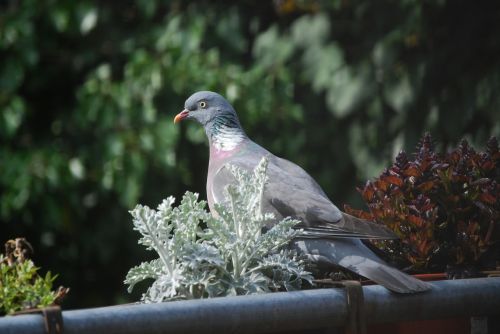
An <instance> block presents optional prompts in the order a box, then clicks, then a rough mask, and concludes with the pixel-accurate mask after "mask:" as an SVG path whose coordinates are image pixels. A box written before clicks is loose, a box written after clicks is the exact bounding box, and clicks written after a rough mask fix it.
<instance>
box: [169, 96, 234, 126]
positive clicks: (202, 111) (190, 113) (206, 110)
mask: <svg viewBox="0 0 500 334" xmlns="http://www.w3.org/2000/svg"><path fill="white" fill-rule="evenodd" d="M218 118H219V119H221V120H224V119H235V120H236V121H237V120H238V116H236V112H235V111H234V109H233V107H232V106H231V104H230V103H229V102H227V100H226V99H225V98H224V97H222V96H221V95H219V94H217V93H214V92H208V91H201V92H197V93H194V94H193V95H191V96H190V97H189V98H188V99H187V100H186V102H185V103H184V110H183V111H181V112H180V113H179V114H177V115H176V116H175V118H174V123H178V122H180V121H182V120H183V119H194V120H195V121H197V122H198V123H200V124H201V125H203V126H205V127H207V126H209V125H211V123H213V122H214V121H215V120H216V119H218ZM238 123H239V122H238Z"/></svg>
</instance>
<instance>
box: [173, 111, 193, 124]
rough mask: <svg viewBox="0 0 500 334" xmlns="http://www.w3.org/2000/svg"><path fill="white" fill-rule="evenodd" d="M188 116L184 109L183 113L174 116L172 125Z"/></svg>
mask: <svg viewBox="0 0 500 334" xmlns="http://www.w3.org/2000/svg"><path fill="white" fill-rule="evenodd" d="M188 115H189V110H187V109H184V110H183V111H181V112H180V113H178V114H177V115H175V117H174V123H179V122H180V121H182V120H183V119H184V118H186V117H188Z"/></svg>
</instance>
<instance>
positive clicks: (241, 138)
mask: <svg viewBox="0 0 500 334" xmlns="http://www.w3.org/2000/svg"><path fill="white" fill-rule="evenodd" d="M185 118H188V119H189V118H192V119H195V120H196V121H198V122H199V123H200V124H202V125H203V126H204V128H205V132H206V134H207V137H208V140H209V144H210V160H209V168H208V176H207V199H208V204H209V207H210V210H211V212H212V213H214V214H216V213H215V211H214V203H219V202H222V201H223V200H224V196H223V189H224V188H225V186H226V185H227V184H230V183H231V182H234V179H233V177H232V174H231V173H230V172H229V170H228V169H227V168H226V165H227V164H232V165H236V166H239V167H240V168H243V169H245V170H248V171H251V170H253V168H254V167H255V166H256V165H257V164H258V163H259V161H260V160H261V159H262V157H264V156H265V157H267V159H268V169H267V173H268V178H269V182H268V183H267V184H266V188H265V190H264V196H263V211H264V212H272V213H274V215H275V216H276V219H277V220H280V219H282V218H284V217H287V216H291V217H294V218H297V219H299V220H300V221H301V223H300V224H299V225H298V227H300V228H302V229H303V230H304V232H303V234H302V235H300V238H297V239H296V240H295V241H294V242H293V244H292V245H291V247H295V248H297V249H300V250H301V251H303V252H304V253H306V254H307V255H308V256H309V257H310V258H311V259H312V260H313V261H316V262H319V263H322V264H327V265H337V266H342V267H344V268H347V269H349V270H351V271H353V272H355V273H358V274H360V275H362V276H365V277H367V278H369V279H371V280H373V281H375V282H377V283H379V284H381V285H383V286H385V287H386V288H387V289H389V290H392V291H395V292H399V293H413V292H420V291H425V290H428V289H429V285H428V284H427V283H425V282H422V281H420V280H418V279H415V278H413V277H411V276H409V275H407V274H405V273H403V272H401V271H399V270H397V269H395V268H392V267H390V266H388V265H387V264H386V263H385V262H384V261H383V260H382V259H380V258H379V257H377V256H376V255H375V254H374V253H373V252H372V251H371V250H370V249H369V248H368V247H366V246H365V245H364V244H363V243H362V242H361V241H360V240H359V239H395V238H397V237H396V236H395V235H394V233H393V232H392V231H390V230H389V229H387V228H386V227H384V226H381V225H378V224H375V223H372V222H369V221H365V220H362V219H359V218H356V217H353V216H350V215H347V214H346V213H343V212H341V211H340V210H339V209H338V208H337V207H336V206H335V205H334V204H333V203H332V202H331V201H330V200H329V199H328V197H327V196H326V194H325V193H324V191H323V190H322V189H321V187H320V186H319V185H318V184H317V183H316V181H315V180H314V179H313V178H312V177H311V176H310V175H309V174H308V173H307V172H305V171H304V170H303V169H302V168H301V167H299V166H297V165H296V164H294V163H292V162H290V161H288V160H285V159H282V158H279V157H277V156H275V155H273V154H272V153H270V152H269V151H267V150H266V149H264V148H263V147H261V146H259V145H258V144H256V143H254V142H253V141H252V140H250V139H249V138H248V136H247V135H246V134H245V132H244V131H243V129H242V127H241V125H240V122H239V120H238V116H237V115H236V112H235V111H234V109H233V107H232V106H231V105H230V104H229V102H227V101H226V100H225V99H224V98H223V97H222V96H220V95H219V94H217V93H213V92H198V93H195V94H193V95H192V96H191V97H189V98H188V99H187V100H186V103H185V109H184V110H183V111H182V112H181V113H179V114H178V115H177V116H176V117H175V121H176V122H177V121H180V120H182V119H185Z"/></svg>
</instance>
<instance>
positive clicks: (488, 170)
mask: <svg viewBox="0 0 500 334" xmlns="http://www.w3.org/2000/svg"><path fill="white" fill-rule="evenodd" d="M358 190H359V191H360V193H361V195H362V197H363V199H364V201H365V202H366V204H367V206H368V208H369V211H368V212H366V211H362V210H356V209H352V208H350V207H349V206H346V207H345V210H346V212H347V213H350V214H352V215H354V216H357V217H360V218H364V219H368V220H373V221H376V222H378V223H380V224H384V225H386V226H388V227H389V228H390V229H392V230H393V231H394V232H395V233H396V234H397V235H398V236H399V237H400V240H398V241H382V242H377V246H378V247H379V248H382V249H383V250H385V251H386V253H388V254H389V256H390V258H391V259H392V260H393V261H395V262H399V264H401V265H407V266H409V267H410V269H412V271H413V272H423V271H446V270H447V267H448V268H449V267H450V266H451V267H461V266H463V267H466V266H470V267H472V268H481V269H486V268H485V266H486V267H491V266H493V267H494V266H496V265H498V261H499V260H500V259H499V258H498V245H497V244H496V243H498V242H499V240H500V221H499V220H500V201H499V199H498V197H499V193H500V191H499V190H500V151H499V146H498V141H497V139H496V138H495V137H492V138H491V139H490V140H489V141H488V143H487V148H486V150H485V151H484V152H476V151H475V150H474V149H473V148H472V147H471V146H469V144H468V143H467V141H466V140H462V142H461V143H460V145H459V146H458V148H456V149H454V150H452V151H451V152H448V153H446V154H438V153H436V152H435V149H434V145H433V142H432V138H431V136H430V135H429V134H425V135H424V136H423V137H422V139H421V140H420V142H419V143H418V145H417V147H416V152H415V153H414V155H413V157H412V158H409V157H408V155H407V154H406V153H405V152H403V151H402V152H400V153H399V155H398V156H397V157H396V159H395V162H394V163H393V164H392V166H391V167H390V168H388V169H386V170H384V172H383V173H382V174H381V175H380V176H379V177H378V178H376V179H375V180H373V181H368V182H367V183H366V185H365V186H364V187H363V188H362V189H358ZM485 259H487V260H485Z"/></svg>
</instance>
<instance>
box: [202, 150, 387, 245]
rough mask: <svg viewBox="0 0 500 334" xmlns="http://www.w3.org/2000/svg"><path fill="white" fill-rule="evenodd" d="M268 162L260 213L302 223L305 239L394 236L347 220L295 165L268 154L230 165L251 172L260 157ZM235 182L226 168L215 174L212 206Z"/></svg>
mask: <svg viewBox="0 0 500 334" xmlns="http://www.w3.org/2000/svg"><path fill="white" fill-rule="evenodd" d="M264 155H266V156H267V158H268V161H269V162H268V169H267V174H268V178H269V181H268V183H267V184H266V187H265V190H264V201H263V210H264V211H265V212H272V213H274V214H275V216H276V218H278V219H282V218H285V217H293V218H296V219H299V220H300V221H301V223H299V224H298V225H297V228H301V229H303V232H302V234H301V237H305V238H339V237H344V238H364V239H395V238H397V236H396V235H395V234H394V233H393V232H392V231H390V230H389V229H387V228H386V227H384V226H381V225H378V224H374V223H372V222H369V221H366V220H361V219H358V218H356V217H353V216H349V215H347V214H345V213H343V212H342V211H340V210H339V209H338V208H337V207H336V206H335V205H334V204H333V203H332V202H331V201H330V200H329V199H328V197H327V196H326V194H325V193H324V191H323V190H322V189H321V187H320V186H319V185H318V184H317V183H316V181H315V180H314V179H313V178H312V177H311V176H310V175H309V174H307V172H306V171H304V170H303V169H302V168H301V167H299V166H297V165H296V164H294V163H292V162H290V161H288V160H285V159H281V158H278V157H276V156H274V155H272V154H270V153H267V154H261V155H258V154H253V155H252V156H243V157H240V158H235V159H233V160H232V161H231V164H234V165H236V166H239V167H240V168H243V169H245V170H248V171H251V170H253V168H255V166H256V165H257V164H258V163H259V161H260V159H261V158H262V156H264ZM231 182H234V178H233V177H232V175H231V173H230V172H229V170H228V169H227V168H225V167H224V166H223V167H221V168H220V169H219V170H218V171H217V172H216V174H215V176H214V180H213V183H214V184H217V187H215V186H214V187H212V196H213V198H214V201H215V202H222V201H223V200H224V195H223V188H224V186H225V185H227V184H229V183H231Z"/></svg>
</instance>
